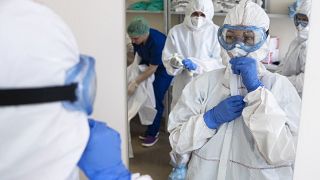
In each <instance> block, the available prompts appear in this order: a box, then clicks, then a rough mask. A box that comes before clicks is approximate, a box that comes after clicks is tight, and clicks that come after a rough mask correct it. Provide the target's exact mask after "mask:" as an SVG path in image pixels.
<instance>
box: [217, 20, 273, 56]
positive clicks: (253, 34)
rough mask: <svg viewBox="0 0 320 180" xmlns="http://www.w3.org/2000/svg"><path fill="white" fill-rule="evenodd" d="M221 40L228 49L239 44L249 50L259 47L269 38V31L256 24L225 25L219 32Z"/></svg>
mask: <svg viewBox="0 0 320 180" xmlns="http://www.w3.org/2000/svg"><path fill="white" fill-rule="evenodd" d="M218 37H219V42H220V44H221V46H222V47H223V48H224V49H226V50H231V49H233V48H235V47H236V45H238V46H239V47H240V48H241V49H243V50H245V51H247V52H253V51H255V50H257V49H259V48H260V47H261V46H262V45H263V43H264V42H265V40H266V39H267V32H266V31H265V30H264V29H263V28H258V27H255V26H231V25H227V24H225V25H223V26H222V27H221V28H220V29H219V32H218Z"/></svg>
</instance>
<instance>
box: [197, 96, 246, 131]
mask: <svg viewBox="0 0 320 180" xmlns="http://www.w3.org/2000/svg"><path fill="white" fill-rule="evenodd" d="M244 107H245V102H244V101H243V96H231V97H228V98H227V99H225V100H223V101H221V102H220V103H219V104H218V105H217V106H215V107H214V108H212V109H211V110H209V111H207V112H206V113H205V114H204V116H203V118H204V122H205V123H206V125H207V126H208V127H209V128H210V129H217V128H218V127H219V126H220V125H221V124H223V123H226V122H230V121H232V120H234V119H236V118H237V117H239V116H241V113H242V110H243V108H244Z"/></svg>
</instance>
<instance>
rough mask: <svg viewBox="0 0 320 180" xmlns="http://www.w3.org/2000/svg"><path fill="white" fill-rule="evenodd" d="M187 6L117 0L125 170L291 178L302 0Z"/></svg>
mask: <svg viewBox="0 0 320 180" xmlns="http://www.w3.org/2000/svg"><path fill="white" fill-rule="evenodd" d="M195 1H196V0H192V1H190V3H189V5H186V4H180V6H177V4H174V3H177V2H176V1H172V4H171V3H170V2H168V3H167V2H166V1H163V2H165V3H164V4H163V7H164V10H161V9H159V11H151V10H150V9H148V8H147V7H148V6H149V5H150V4H152V2H153V1H150V4H147V5H145V6H146V9H143V10H142V9H139V8H138V7H140V6H138V5H141V7H142V3H141V2H137V1H126V2H127V7H128V10H127V14H126V15H127V16H126V19H127V23H126V25H127V29H126V32H127V41H126V44H127V63H128V66H127V85H128V122H129V127H130V128H129V134H130V137H129V147H130V148H129V152H130V153H129V154H130V156H129V157H130V170H132V171H137V172H142V173H144V174H149V175H151V176H152V177H153V178H154V179H250V178H251V177H252V176H254V177H255V179H273V178H274V177H279V176H281V177H282V179H292V178H293V166H294V164H293V162H294V159H295V151H296V149H295V148H296V139H297V134H298V128H299V121H300V111H301V97H302V92H303V80H304V71H305V68H304V66H305V62H306V51H307V45H306V44H307V39H308V31H309V24H308V22H309V19H310V8H311V2H310V1H309V0H303V1H301V2H300V4H299V3H298V4H292V2H291V1H289V0H288V1H286V2H285V3H284V4H282V3H283V2H281V3H279V2H277V1H272V2H271V1H270V2H268V1H263V3H268V5H264V4H262V6H263V9H262V8H260V7H259V5H257V4H255V3H253V2H251V1H250V2H249V1H246V0H244V1H241V2H240V3H239V4H238V5H237V6H236V9H237V11H235V10H234V9H231V10H228V13H229V14H227V15H226V14H223V13H219V12H215V16H213V17H212V16H211V15H212V14H213V12H214V6H213V3H212V2H211V1H210V0H208V1H201V3H203V4H201V3H200V5H199V4H197V5H198V6H196V5H194V4H195V3H194V2H195ZM261 2H262V1H259V4H260V5H261ZM277 3H279V4H277ZM178 5H179V3H178ZM186 6H188V7H192V8H187V10H186V11H185V12H184V9H183V8H184V7H186ZM269 6H270V7H269ZM288 6H289V9H290V13H289V14H290V16H292V17H291V18H290V17H289V15H287V14H285V13H286V12H285V11H284V9H286V8H287V7H288ZM197 8H198V9H197ZM201 8H202V9H201ZM268 8H269V9H268ZM181 9H182V10H181ZM195 9H197V10H195ZM265 10H267V11H268V12H282V13H281V14H275V13H268V14H266V13H265ZM239 12H242V13H239ZM244 14H245V15H244ZM240 16H241V17H240ZM249 17H250V18H249ZM241 19H242V20H241ZM243 19H244V20H243ZM269 20H270V22H269ZM214 24H215V25H214ZM239 24H241V25H239Z"/></svg>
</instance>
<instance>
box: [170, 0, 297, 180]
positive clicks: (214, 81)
mask: <svg viewBox="0 0 320 180" xmlns="http://www.w3.org/2000/svg"><path fill="white" fill-rule="evenodd" d="M246 3H247V4H246ZM225 24H231V25H239V24H242V25H246V26H248V25H251V26H257V27H263V28H265V30H267V29H268V28H269V18H268V16H267V15H266V13H265V12H264V11H263V9H261V8H260V7H259V6H258V5H257V4H255V3H252V2H251V1H248V2H247V1H241V2H240V4H239V5H238V6H236V7H235V8H233V9H232V10H230V12H229V13H228V15H227V17H226V19H225ZM267 43H268V42H266V43H265V45H264V46H262V47H261V48H260V49H259V50H257V51H255V52H253V53H250V54H249V56H250V57H252V58H255V59H257V60H258V61H259V60H263V59H264V58H263V56H266V55H267V53H268V51H267V46H266V44H267ZM229 59H230V58H227V59H226V58H225V57H224V62H225V63H227V62H228V61H229ZM226 65H227V68H225V69H219V70H214V71H211V72H208V73H206V74H203V75H202V76H199V77H198V78H196V79H195V80H194V81H192V82H191V83H189V84H188V85H187V86H186V88H185V89H184V91H183V93H182V95H181V98H180V99H179V101H178V103H177V104H176V106H175V107H174V109H173V111H172V112H171V113H170V116H169V126H168V131H169V132H170V137H169V139H170V143H171V146H172V148H173V150H174V151H175V152H177V153H179V154H185V153H190V152H191V153H192V155H191V160H190V162H189V164H188V171H187V179H191V180H198V179H210V180H216V179H219V180H225V179H227V180H235V179H237V180H291V179H292V178H293V163H294V159H295V151H296V140H297V133H298V125H299V119H300V106H301V100H300V97H299V95H298V94H297V92H296V90H295V88H294V87H293V86H292V84H291V83H290V82H289V81H288V79H287V78H286V77H283V76H281V75H279V74H276V73H271V72H269V71H267V70H266V69H265V68H264V66H263V65H262V64H261V63H260V62H258V76H259V78H260V80H261V82H262V83H263V84H264V87H260V88H258V89H256V90H255V91H252V92H250V93H248V92H247V90H246V88H245V86H244V85H243V84H241V85H240V86H238V88H237V89H236V90H237V91H239V92H240V94H241V95H243V96H245V99H244V101H245V102H246V107H245V108H244V110H243V112H242V116H240V117H238V118H237V119H235V120H234V121H231V122H229V123H224V124H222V125H221V126H220V127H219V128H218V129H210V128H208V127H207V126H206V123H205V121H204V118H203V116H204V114H205V113H206V112H207V111H209V110H211V109H212V108H213V107H215V106H216V105H218V104H219V103H220V102H221V101H222V100H224V99H226V98H227V97H230V95H231V94H232V91H234V90H232V89H231V88H230V87H232V83H231V82H232V81H231V76H232V72H231V69H230V64H226ZM231 124H232V126H230V125H231ZM228 139H229V141H227V140H228Z"/></svg>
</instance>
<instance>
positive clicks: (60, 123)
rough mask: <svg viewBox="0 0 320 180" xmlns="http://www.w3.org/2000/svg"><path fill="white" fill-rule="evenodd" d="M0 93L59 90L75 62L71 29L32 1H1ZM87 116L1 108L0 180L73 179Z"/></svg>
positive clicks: (43, 107) (43, 108)
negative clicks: (39, 89)
mask: <svg viewBox="0 0 320 180" xmlns="http://www.w3.org/2000/svg"><path fill="white" fill-rule="evenodd" d="M0 24H1V28H0V56H1V58H0V61H1V66H0V73H1V75H0V84H1V88H26V87H44V86H52V85H63V84H64V81H65V76H66V71H67V70H68V69H70V68H71V67H73V66H74V65H75V64H77V63H78V62H79V51H78V47H77V43H76V41H75V38H74V36H73V34H72V33H71V31H70V29H69V28H68V27H67V26H66V24H65V23H64V22H63V21H62V20H61V19H60V18H59V17H58V16H57V15H56V14H55V13H53V12H52V11H51V10H49V9H48V8H46V7H44V6H42V5H39V4H37V3H35V2H33V1H31V0H2V1H0ZM88 137H89V126H88V121H87V115H86V114H85V113H83V112H78V111H67V110H65V109H64V108H63V106H62V103H61V102H55V103H46V104H36V105H21V106H8V107H0V179H5V180H16V179H24V180H43V179H46V180H51V179H52V180H64V179H68V180H69V179H77V178H78V177H77V176H78V169H77V163H78V161H79V159H80V156H81V154H82V152H83V150H84V148H85V146H86V143H87V140H88Z"/></svg>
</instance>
